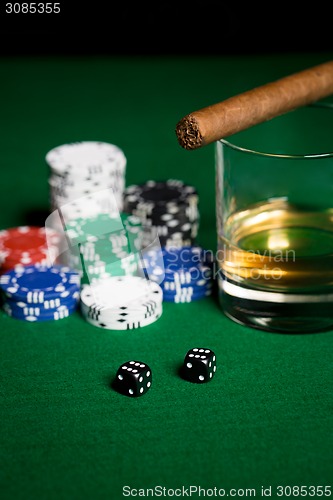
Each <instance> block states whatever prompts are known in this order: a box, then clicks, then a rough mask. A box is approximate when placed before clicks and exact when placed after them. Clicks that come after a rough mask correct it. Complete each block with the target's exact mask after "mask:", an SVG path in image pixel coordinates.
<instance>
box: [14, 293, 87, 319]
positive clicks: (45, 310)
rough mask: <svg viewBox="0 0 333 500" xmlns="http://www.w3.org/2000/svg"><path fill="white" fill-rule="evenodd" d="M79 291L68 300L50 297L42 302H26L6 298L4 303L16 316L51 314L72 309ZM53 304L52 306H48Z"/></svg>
mask: <svg viewBox="0 0 333 500" xmlns="http://www.w3.org/2000/svg"><path fill="white" fill-rule="evenodd" d="M78 298H79V293H77V296H76V294H74V297H73V298H71V299H70V300H66V301H61V300H60V299H52V300H49V301H45V302H44V303H42V304H28V303H26V302H21V301H15V300H12V299H7V300H6V302H5V304H6V306H7V308H8V310H9V309H10V311H11V313H12V315H18V316H51V315H52V314H55V313H57V312H59V311H62V310H72V309H75V308H76V307H78V305H79V300H78ZM50 306H53V307H50Z"/></svg>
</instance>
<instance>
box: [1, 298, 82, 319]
mask: <svg viewBox="0 0 333 500" xmlns="http://www.w3.org/2000/svg"><path fill="white" fill-rule="evenodd" d="M2 309H3V311H4V312H5V313H6V314H8V316H10V317H11V318H15V319H19V320H22V321H28V322H30V323H39V322H42V321H57V320H59V319H64V318H67V317H68V316H70V315H71V314H73V313H74V312H75V311H76V310H77V304H75V305H72V306H70V307H66V306H60V307H58V308H57V309H56V310H53V311H52V312H51V311H48V312H47V313H46V312H42V311H41V310H40V308H38V307H30V308H27V309H26V310H20V309H17V308H13V307H11V306H10V305H9V304H8V303H7V302H6V303H5V304H3V306H2Z"/></svg>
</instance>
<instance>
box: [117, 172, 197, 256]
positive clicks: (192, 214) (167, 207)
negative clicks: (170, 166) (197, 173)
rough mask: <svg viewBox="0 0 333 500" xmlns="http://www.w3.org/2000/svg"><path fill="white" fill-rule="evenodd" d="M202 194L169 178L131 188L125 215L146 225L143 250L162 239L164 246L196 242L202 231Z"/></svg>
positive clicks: (128, 192)
mask: <svg viewBox="0 0 333 500" xmlns="http://www.w3.org/2000/svg"><path fill="white" fill-rule="evenodd" d="M198 201H199V197H198V193H197V191H196V189H195V188H194V187H193V186H189V185H187V184H185V183H184V182H183V181H180V180H176V179H169V180H167V181H162V182H155V181H153V180H149V181H147V182H145V183H143V184H139V185H130V186H128V187H127V188H125V192H124V212H128V213H130V214H133V215H136V216H138V217H139V218H140V220H141V222H142V226H143V241H142V243H143V247H147V246H149V245H150V244H152V243H153V242H154V241H155V240H156V237H158V238H159V242H160V246H161V247H178V248H180V247H183V246H188V245H193V244H195V242H196V238H197V235H198V229H199V209H198Z"/></svg>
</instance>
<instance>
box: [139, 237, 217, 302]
mask: <svg viewBox="0 0 333 500" xmlns="http://www.w3.org/2000/svg"><path fill="white" fill-rule="evenodd" d="M212 264H213V257H212V255H211V253H210V252H209V251H206V250H204V249H203V248H201V247H199V246H188V247H182V248H169V249H166V248H162V249H160V250H148V251H147V252H145V253H144V259H143V260H142V263H141V266H142V269H141V271H142V272H143V273H144V274H145V275H146V276H149V278H150V280H152V281H153V282H157V283H159V284H160V286H161V288H162V290H163V300H164V301H165V302H175V303H184V302H193V301H196V300H199V299H203V298H205V297H208V296H210V295H211V294H212V290H213V285H214V276H213V265H212Z"/></svg>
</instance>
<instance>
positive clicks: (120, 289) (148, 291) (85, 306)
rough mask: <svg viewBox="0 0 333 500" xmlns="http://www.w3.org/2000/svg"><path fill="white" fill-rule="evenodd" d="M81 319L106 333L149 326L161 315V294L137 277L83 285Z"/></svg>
mask: <svg viewBox="0 0 333 500" xmlns="http://www.w3.org/2000/svg"><path fill="white" fill-rule="evenodd" d="M80 305H81V313H82V316H83V317H84V318H85V319H86V321H88V322H89V323H90V324H92V325H94V326H96V327H99V328H105V329H108V330H133V329H137V328H142V327H144V326H148V325H151V324H152V323H155V321H157V320H158V319H159V318H160V317H161V315H162V313H163V292H162V289H161V287H160V286H159V285H158V284H157V283H154V282H153V281H150V280H147V279H145V278H142V277H140V276H122V277H110V278H106V279H104V280H102V281H99V282H97V283H95V284H92V285H83V286H82V289H81V294H80Z"/></svg>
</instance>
